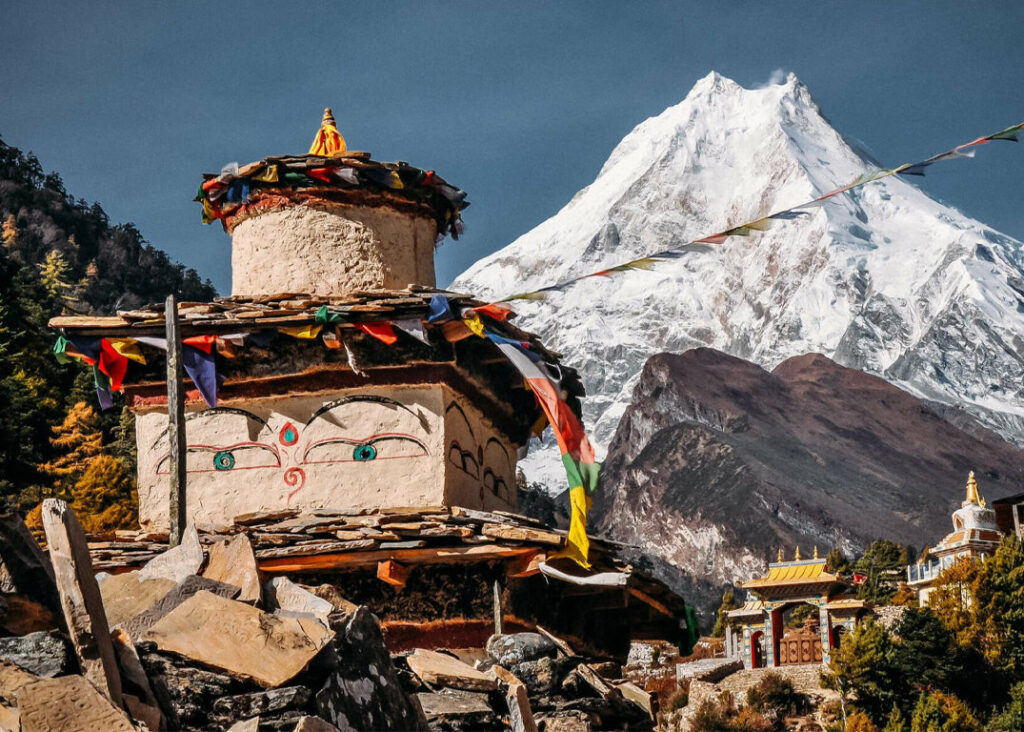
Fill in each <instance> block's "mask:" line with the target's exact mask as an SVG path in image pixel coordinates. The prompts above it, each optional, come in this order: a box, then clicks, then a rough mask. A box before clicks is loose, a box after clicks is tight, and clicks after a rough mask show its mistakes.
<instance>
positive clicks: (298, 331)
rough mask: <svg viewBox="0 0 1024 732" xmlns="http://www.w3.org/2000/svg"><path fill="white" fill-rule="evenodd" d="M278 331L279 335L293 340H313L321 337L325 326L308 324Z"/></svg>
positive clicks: (282, 328) (280, 328)
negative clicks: (281, 334) (288, 336)
mask: <svg viewBox="0 0 1024 732" xmlns="http://www.w3.org/2000/svg"><path fill="white" fill-rule="evenodd" d="M277 330H278V332H279V333H284V334H285V335H290V336H291V337H292V338H305V339H312V338H316V337H317V336H318V335H320V331H321V330H323V326H322V325H321V324H319V323H315V324H314V323H307V324H306V325H292V326H288V327H278V329H277Z"/></svg>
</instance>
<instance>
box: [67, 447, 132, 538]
mask: <svg viewBox="0 0 1024 732" xmlns="http://www.w3.org/2000/svg"><path fill="white" fill-rule="evenodd" d="M72 505H73V506H74V508H75V513H76V514H77V515H78V519H79V521H80V522H81V523H82V528H83V529H85V530H86V532H89V533H96V532H100V531H110V530H112V529H124V528H129V527H132V526H135V525H137V523H138V521H137V516H138V511H139V496H138V492H137V491H136V490H135V481H134V480H132V477H131V475H130V474H129V472H128V470H127V469H126V468H125V466H124V464H123V463H122V462H121V461H120V460H118V459H117V458H115V457H113V456H111V455H107V454H105V453H104V454H100V455H97V456H96V457H94V458H93V459H92V460H90V461H89V467H88V468H86V470H85V473H83V475H82V477H81V478H80V479H79V480H78V482H77V483H75V486H74V488H73V489H72Z"/></svg>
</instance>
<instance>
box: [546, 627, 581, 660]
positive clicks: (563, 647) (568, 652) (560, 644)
mask: <svg viewBox="0 0 1024 732" xmlns="http://www.w3.org/2000/svg"><path fill="white" fill-rule="evenodd" d="M537 632H538V633H540V634H541V635H542V636H544V637H545V638H547V639H548V640H549V641H551V642H552V643H554V644H555V647H556V648H557V649H558V650H559V651H560V652H561V653H562V655H565V656H568V657H569V658H572V657H573V656H575V655H576V653H575V651H573V650H572V646H570V645H569V644H568V643H566V642H565V641H564V640H562V639H561V638H559V637H558V636H557V635H555V634H554V633H552V632H551V631H550V630H548V629H547V628H542V627H541V626H539V625H538V626H537Z"/></svg>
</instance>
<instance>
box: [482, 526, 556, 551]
mask: <svg viewBox="0 0 1024 732" xmlns="http://www.w3.org/2000/svg"><path fill="white" fill-rule="evenodd" d="M481 533H482V534H483V535H484V536H488V537H490V538H492V539H504V540H506V541H530V542H534V543H536V544H547V545H549V546H561V545H562V540H563V537H561V536H559V535H558V534H556V533H554V532H553V531H542V530H541V529H528V528H526V527H523V526H507V525H503V524H484V527H483V529H482V530H481Z"/></svg>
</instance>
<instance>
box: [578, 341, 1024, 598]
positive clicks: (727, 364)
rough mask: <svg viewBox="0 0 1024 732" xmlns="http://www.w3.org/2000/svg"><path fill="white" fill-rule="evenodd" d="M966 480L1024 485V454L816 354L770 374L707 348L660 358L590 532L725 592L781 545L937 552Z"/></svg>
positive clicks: (614, 459)
mask: <svg viewBox="0 0 1024 732" xmlns="http://www.w3.org/2000/svg"><path fill="white" fill-rule="evenodd" d="M972 469H973V470H975V471H976V472H977V475H978V480H979V483H980V485H981V488H982V492H983V494H984V495H985V496H987V497H988V498H990V499H992V498H999V497H1002V496H1005V495H1009V494H1012V493H1018V492H1020V491H1021V490H1022V489H1024V451H1021V450H1020V449H1018V448H1016V447H1015V446H1013V445H1010V444H1009V443H1007V442H1005V441H1003V440H1002V439H1001V438H1000V437H998V436H997V435H996V434H994V433H992V432H990V431H988V430H986V429H984V428H983V427H980V426H977V425H975V428H974V429H973V430H971V431H970V432H968V431H965V430H964V429H961V428H960V427H958V426H957V425H955V424H953V423H952V422H950V421H948V420H946V419H945V418H943V417H942V416H940V415H939V414H938V413H937V412H936V411H935V410H934V409H933V408H932V407H931V406H929V405H928V404H927V403H926V402H924V401H922V400H921V399H919V398H917V397H915V396H914V395H912V394H910V393H908V392H906V391H903V390H901V389H899V388H897V387H895V386H893V385H892V384H889V383H887V382H886V381H885V380H883V379H881V378H879V377H876V376H872V375H870V374H866V373H863V372H861V371H857V370H855V369H850V368H846V367H843V366H840V365H839V364H836V363H835V362H834V361H832V360H830V359H828V358H827V357H825V356H822V355H820V354H806V355H803V356H797V357H794V358H791V359H787V360H786V361H784V362H783V363H781V364H779V365H778V366H777V367H776V368H775V369H774V370H773V371H771V372H768V371H765V370H764V369H762V368H761V367H760V366H758V365H756V364H753V363H750V362H747V361H744V360H742V359H739V358H736V357H733V356H729V355H727V354H724V353H721V352H719V351H715V350H713V349H708V348H699V349H694V350H691V351H687V352H686V353H683V354H667V353H664V354H658V355H656V356H653V357H652V358H651V359H649V360H648V361H647V363H646V364H645V366H644V369H643V372H642V373H641V376H640V379H639V382H638V384H637V387H636V389H635V391H634V396H633V401H632V403H631V404H630V406H629V407H628V408H627V409H626V412H625V414H624V415H623V418H622V421H621V422H620V424H619V428H618V430H617V431H616V433H615V435H614V437H613V439H612V441H611V445H610V447H609V452H608V458H607V460H606V462H605V464H604V473H603V479H604V483H603V488H604V490H603V491H602V492H601V494H600V495H599V496H598V497H597V499H596V501H595V505H594V508H593V510H592V512H591V522H592V524H591V525H592V526H593V527H600V530H601V531H602V532H604V533H606V534H608V535H609V536H611V537H612V538H615V539H617V540H620V541H624V542H627V543H630V544H634V545H637V546H638V547H640V548H641V549H642V550H643V551H644V552H646V553H648V554H650V555H653V556H655V557H657V558H659V559H661V560H664V561H665V562H667V563H668V564H669V565H674V566H675V567H677V568H678V569H681V570H682V571H684V572H688V573H691V574H692V575H693V576H694V577H695V578H696V579H697V580H698V581H702V582H704V583H707V584H706V586H719V587H720V586H722V585H727V584H730V583H733V582H738V581H743V580H747V579H750V578H752V577H753V576H755V575H756V574H757V573H759V572H762V571H763V570H764V569H765V565H766V563H767V561H768V560H770V559H772V558H773V557H774V556H775V553H776V551H777V550H778V549H779V548H780V547H786V555H787V556H791V555H792V552H793V550H794V548H795V547H796V546H800V547H802V548H803V550H804V552H805V555H809V554H810V552H811V550H812V547H818V548H820V549H821V550H822V551H823V552H824V551H827V550H828V549H829V548H831V547H833V546H839V547H842V548H844V549H845V550H847V551H852V550H854V549H859V548H862V547H863V546H865V545H866V544H868V543H869V542H871V541H873V540H874V539H878V538H888V539H892V540H895V541H898V542H900V543H904V544H911V545H913V546H915V547H916V548H918V549H921V548H923V547H925V546H928V545H932V544H934V543H935V542H937V541H938V540H939V539H941V538H942V537H943V536H944V535H945V534H946V533H948V532H949V531H950V530H951V524H950V514H951V513H952V511H953V510H954V509H955V508H957V507H958V506H959V504H960V502H961V501H962V500H963V498H964V484H965V480H966V478H967V474H968V471H970V470H972ZM691 596H692V595H691ZM719 597H720V595H719ZM709 599H710V598H709ZM715 599H717V598H715Z"/></svg>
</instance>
